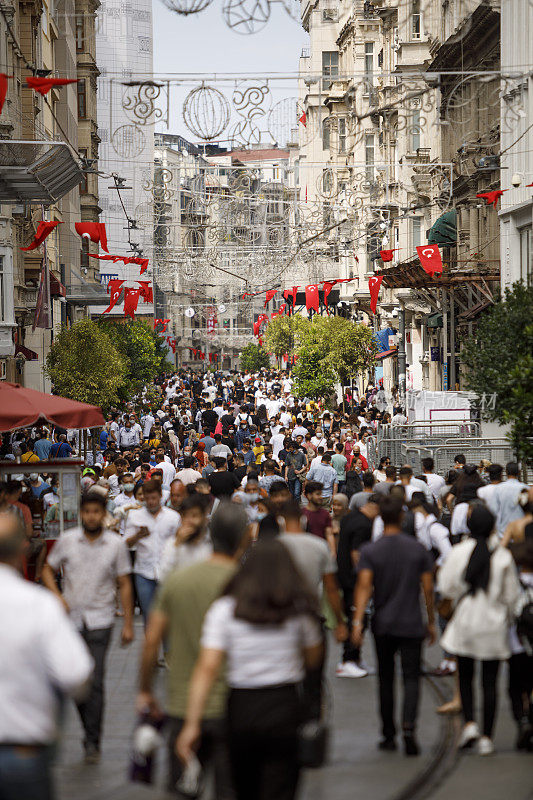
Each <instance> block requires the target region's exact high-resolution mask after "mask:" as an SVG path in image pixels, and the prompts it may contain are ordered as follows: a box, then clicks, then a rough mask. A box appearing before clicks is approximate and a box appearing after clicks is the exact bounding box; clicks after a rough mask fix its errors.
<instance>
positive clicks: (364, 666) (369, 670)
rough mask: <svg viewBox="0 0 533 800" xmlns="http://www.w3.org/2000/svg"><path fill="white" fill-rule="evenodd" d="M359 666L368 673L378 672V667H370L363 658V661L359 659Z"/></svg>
mask: <svg viewBox="0 0 533 800" xmlns="http://www.w3.org/2000/svg"><path fill="white" fill-rule="evenodd" d="M357 666H358V667H359V669H364V671H365V672H366V674H367V675H375V674H376V668H375V667H370V666H369V665H368V664H367V663H366V662H365V661H363V659H361V661H359V663H358V664H357Z"/></svg>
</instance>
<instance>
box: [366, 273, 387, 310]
mask: <svg viewBox="0 0 533 800" xmlns="http://www.w3.org/2000/svg"><path fill="white" fill-rule="evenodd" d="M382 280H383V275H372V277H371V278H369V279H368V288H369V289H370V310H371V311H372V313H373V314H375V313H376V308H377V305H378V294H379V290H380V287H381V281H382Z"/></svg>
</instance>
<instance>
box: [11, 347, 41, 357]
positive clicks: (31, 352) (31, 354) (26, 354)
mask: <svg viewBox="0 0 533 800" xmlns="http://www.w3.org/2000/svg"><path fill="white" fill-rule="evenodd" d="M19 353H20V354H21V355H22V356H24V358H25V359H26V361H37V359H38V358H39V356H38V355H37V353H36V352H35V351H34V350H30V348H29V347H24V345H23V344H16V345H15V355H16V356H17V355H18V354H19Z"/></svg>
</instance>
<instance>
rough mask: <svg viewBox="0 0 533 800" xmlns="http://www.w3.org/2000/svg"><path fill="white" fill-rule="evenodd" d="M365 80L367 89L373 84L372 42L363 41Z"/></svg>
mask: <svg viewBox="0 0 533 800" xmlns="http://www.w3.org/2000/svg"><path fill="white" fill-rule="evenodd" d="M365 82H366V85H367V87H368V89H370V88H371V87H373V86H374V42H365Z"/></svg>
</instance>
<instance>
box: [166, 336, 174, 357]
mask: <svg viewBox="0 0 533 800" xmlns="http://www.w3.org/2000/svg"><path fill="white" fill-rule="evenodd" d="M167 344H168V346H169V347H171V348H172V352H173V353H175V352H176V340H175V339H173V338H172V336H167Z"/></svg>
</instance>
